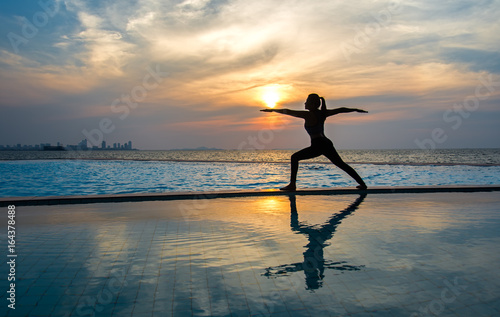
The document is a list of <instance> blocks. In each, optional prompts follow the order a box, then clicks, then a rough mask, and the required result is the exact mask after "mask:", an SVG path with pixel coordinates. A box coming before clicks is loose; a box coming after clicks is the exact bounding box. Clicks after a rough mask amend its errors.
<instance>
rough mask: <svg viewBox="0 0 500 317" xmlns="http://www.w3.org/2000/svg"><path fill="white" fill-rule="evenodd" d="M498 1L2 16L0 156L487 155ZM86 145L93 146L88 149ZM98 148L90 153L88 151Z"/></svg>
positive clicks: (203, 5)
mask: <svg viewBox="0 0 500 317" xmlns="http://www.w3.org/2000/svg"><path fill="white" fill-rule="evenodd" d="M499 16H500V1H495V0H492V1H482V0H479V1H462V0H457V1H435V0H433V1H430V0H429V1H427V0H426V1H400V2H391V1H376V0H372V1H368V0H361V1H353V2H348V1H332V0H328V1H327V0H319V1H288V0H280V1H274V0H271V1H269V0H266V1H264V0H262V1H261V0H254V1H247V0H245V1H243V0H216V1H206V0H187V1H160V0H142V1H141V0H122V1H118V0H104V1H83V0H82V1H80V0H68V1H51V0H41V1H32V0H22V1H2V2H1V3H0V18H1V22H0V34H1V37H0V38H1V39H0V97H1V99H0V114H1V115H0V144H3V145H7V144H9V145H13V144H17V143H21V144H39V143H52V144H55V143H57V142H58V141H60V142H62V143H63V144H76V143H78V142H79V141H80V140H81V139H84V138H88V139H89V141H92V140H93V141H94V142H95V143H97V141H100V140H102V139H104V140H106V141H107V142H108V144H110V143H113V142H122V143H123V142H125V141H128V140H132V141H133V143H134V147H137V148H139V149H175V148H196V147H201V146H204V147H216V148H224V149H236V148H242V149H254V148H258V149H296V148H302V147H305V146H307V145H308V143H309V140H308V136H307V134H306V132H305V131H304V129H303V127H302V125H303V122H302V120H300V119H294V118H291V117H284V116H280V115H279V114H275V113H264V112H260V111H259V109H262V108H265V107H267V106H273V105H274V104H275V103H276V107H277V108H281V107H286V108H291V109H303V107H304V101H305V99H306V97H307V95H308V94H309V93H313V92H314V93H318V94H319V95H321V96H324V97H325V98H326V100H327V105H328V107H330V108H333V107H339V106H347V107H359V108H362V109H365V110H367V111H369V113H368V114H361V113H359V114H358V113H351V114H341V115H338V116H335V117H331V118H329V119H328V121H327V123H328V124H327V127H326V133H327V136H329V137H330V138H331V139H332V140H333V141H334V144H335V145H336V146H337V148H339V149H385V148H419V147H421V148H430V147H434V146H435V147H437V148H468V147H497V148H498V147H500V137H499V136H500V128H499V127H500V124H499V123H500V23H499V22H498V17H499ZM89 145H92V144H89ZM99 145H100V142H99Z"/></svg>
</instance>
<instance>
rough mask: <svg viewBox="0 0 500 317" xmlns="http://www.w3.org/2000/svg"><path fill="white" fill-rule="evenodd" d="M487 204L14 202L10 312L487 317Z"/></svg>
mask: <svg viewBox="0 0 500 317" xmlns="http://www.w3.org/2000/svg"><path fill="white" fill-rule="evenodd" d="M499 202H500V193H498V192H491V193H436V194H386V195H368V196H366V197H363V196H357V195H345V196H296V197H294V196H291V197H286V196H280V197H253V198H237V199H229V198H228V199H214V200H186V201H166V202H141V203H109V204H91V205H67V206H39V207H18V209H17V214H18V218H17V220H18V224H19V226H18V229H17V231H18V233H17V235H18V237H17V243H18V254H19V256H18V261H19V264H18V276H19V277H20V280H19V281H18V284H17V296H18V297H17V304H18V308H19V310H17V309H16V311H17V312H16V313H17V314H20V313H22V314H21V315H24V313H30V314H31V315H35V314H37V313H38V314H44V313H45V314H47V312H52V313H53V314H54V315H63V314H64V313H72V314H73V315H74V316H79V315H86V314H90V313H91V312H93V311H97V312H98V315H99V314H102V315H103V316H104V315H106V316H108V315H110V314H111V313H115V314H117V315H120V316H123V315H125V314H127V315H130V314H131V313H133V314H134V315H136V314H137V315H141V314H142V315H144V314H145V313H147V312H148V313H149V315H151V312H152V311H153V312H158V313H159V315H170V314H172V313H173V314H174V315H179V316H184V315H185V314H191V312H192V313H194V314H195V315H200V316H210V315H213V316H226V315H231V314H234V315H241V316H243V315H248V313H250V314H255V315H259V314H261V315H264V316H267V315H271V314H277V315H279V316H281V315H285V316H288V315H290V316H309V315H314V316H324V315H327V314H331V315H335V316H337V315H348V316H358V315H356V314H360V315H361V314H362V313H369V314H371V315H372V316H382V315H383V316H387V315H391V316H392V315H394V316H401V315H405V316H412V314H413V316H426V314H430V315H432V314H438V315H440V316H449V315H452V316H455V315H459V316H462V315H463V316H492V315H498V314H499V313H500V307H499V299H500V291H499V290H500V275H499V274H498V273H499V270H498V263H499V260H500V255H499V253H498V251H497V249H498V245H499V243H500V231H499V230H498V229H499V225H500V213H499V207H498V206H499ZM3 230H5V229H3ZM2 235H3V232H2ZM1 270H2V271H1V272H0V273H1V274H4V276H5V275H6V274H7V273H6V267H5V266H3V267H2V269H1ZM4 271H5V272H4ZM2 296H3V297H5V296H6V295H5V294H4V295H2ZM2 300H3V301H5V298H3V299H2ZM5 306H6V305H3V307H2V308H1V310H4V309H6V307H5ZM1 310H0V312H1ZM23 312H24V313H23ZM21 315H19V316H21ZM363 316H364V315H363Z"/></svg>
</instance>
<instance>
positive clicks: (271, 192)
mask: <svg viewBox="0 0 500 317" xmlns="http://www.w3.org/2000/svg"><path fill="white" fill-rule="evenodd" d="M485 191H500V185H484V186H460V185H456V186H452V185H449V186H399V187H397V186H373V187H370V188H368V189H365V190H359V189H355V188H352V187H338V188H309V189H308V188H306V189H298V190H297V191H293V192H291V191H281V190H279V189H268V190H229V191H212V192H167V193H139V194H114V195H85V196H48V197H36V196H34V197H13V198H1V197H0V207H3V206H7V205H16V206H34V205H63V204H90V203H106V202H134V201H135V202H137V201H156V200H192V199H215V198H236V197H263V196H287V195H290V194H294V195H350V194H397V193H413V194H417V193H440V192H460V193H465V192H485Z"/></svg>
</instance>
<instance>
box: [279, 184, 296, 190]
mask: <svg viewBox="0 0 500 317" xmlns="http://www.w3.org/2000/svg"><path fill="white" fill-rule="evenodd" d="M296 189H297V188H296V186H295V184H288V185H287V186H285V187H283V188H280V190H288V191H295V190H296Z"/></svg>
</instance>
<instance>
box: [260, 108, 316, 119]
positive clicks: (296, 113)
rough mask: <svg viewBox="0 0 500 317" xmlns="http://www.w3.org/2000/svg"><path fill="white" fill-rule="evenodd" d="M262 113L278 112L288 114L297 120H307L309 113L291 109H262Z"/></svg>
mask: <svg viewBox="0 0 500 317" xmlns="http://www.w3.org/2000/svg"><path fill="white" fill-rule="evenodd" d="M260 111H262V112H277V113H281V114H286V115H288V116H292V117H297V118H305V116H306V115H307V111H301V110H290V109H262V110H260Z"/></svg>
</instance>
